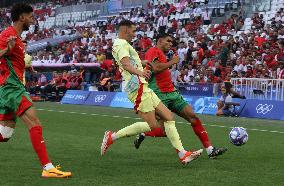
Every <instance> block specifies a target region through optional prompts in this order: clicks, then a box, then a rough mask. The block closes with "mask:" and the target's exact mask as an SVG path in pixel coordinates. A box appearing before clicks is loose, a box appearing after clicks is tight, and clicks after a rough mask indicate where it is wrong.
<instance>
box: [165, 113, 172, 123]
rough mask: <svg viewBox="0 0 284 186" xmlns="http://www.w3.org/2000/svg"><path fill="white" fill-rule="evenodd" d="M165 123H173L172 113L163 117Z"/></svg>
mask: <svg viewBox="0 0 284 186" xmlns="http://www.w3.org/2000/svg"><path fill="white" fill-rule="evenodd" d="M165 121H174V115H173V113H169V114H167V116H166V117H165Z"/></svg>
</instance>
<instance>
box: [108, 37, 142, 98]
mask: <svg viewBox="0 0 284 186" xmlns="http://www.w3.org/2000/svg"><path fill="white" fill-rule="evenodd" d="M112 55H113V57H114V59H115V61H116V62H117V64H118V66H119V69H120V72H121V75H122V77H123V80H124V81H125V84H126V87H125V90H124V91H125V92H129V93H130V92H133V91H135V90H137V89H138V86H139V79H140V82H141V83H143V84H147V82H146V80H145V79H144V78H143V77H139V79H138V76H137V75H132V74H130V73H129V72H128V71H126V70H124V69H123V68H122V64H121V62H120V61H121V59H122V58H124V57H129V58H130V62H131V65H133V66H134V67H135V68H136V69H138V70H140V71H143V67H142V63H141V60H140V58H139V55H138V53H137V52H136V51H135V49H134V48H133V47H132V46H131V45H130V44H129V43H128V42H127V41H126V40H124V39H116V40H115V41H114V43H113V47H112Z"/></svg>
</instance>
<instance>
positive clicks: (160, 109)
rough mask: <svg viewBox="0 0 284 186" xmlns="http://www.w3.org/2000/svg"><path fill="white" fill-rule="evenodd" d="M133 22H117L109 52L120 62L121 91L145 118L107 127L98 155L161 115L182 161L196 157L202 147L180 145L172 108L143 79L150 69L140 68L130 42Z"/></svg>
mask: <svg viewBox="0 0 284 186" xmlns="http://www.w3.org/2000/svg"><path fill="white" fill-rule="evenodd" d="M135 32H136V26H135V24H134V23H133V22H131V21H129V20H124V21H121V23H120V24H119V34H118V38H117V39H116V40H115V41H114V43H113V48H112V55H113V57H114V59H115V61H116V62H117V64H118V65H119V69H120V71H121V73H122V77H123V81H125V84H126V86H125V88H124V91H125V92H126V93H127V95H128V98H129V100H130V101H131V102H132V103H133V104H134V110H135V111H136V113H137V114H138V115H139V116H140V117H141V118H142V119H143V120H144V121H145V122H136V123H134V124H132V125H130V126H128V127H125V128H123V129H121V130H119V131H117V132H112V131H106V132H105V135H104V137H103V142H102V145H101V155H104V154H105V153H106V151H107V149H108V148H109V147H110V146H111V145H112V144H113V143H114V142H115V141H116V140H118V139H120V138H123V137H127V136H133V135H137V134H139V133H141V132H149V131H151V130H155V129H156V128H158V127H160V126H158V125H157V120H156V115H158V116H159V117H160V118H162V119H163V120H164V121H165V122H164V128H165V132H166V134H167V137H168V139H169V140H170V142H171V144H172V146H173V147H174V148H175V149H176V151H177V153H178V156H179V159H180V161H181V163H182V164H187V163H189V162H190V161H192V160H194V159H196V158H198V157H199V156H200V155H201V153H202V151H203V149H200V150H197V151H194V152H191V151H186V150H185V149H184V148H183V145H182V143H181V140H180V137H179V134H178V132H177V129H176V127H175V121H174V119H173V114H172V113H171V111H170V110H169V109H168V108H167V107H166V106H165V105H164V104H163V103H162V102H161V101H160V99H159V98H158V97H157V96H156V94H155V93H154V92H153V91H152V90H151V89H150V88H149V87H148V83H147V81H146V79H149V78H150V76H151V75H150V70H147V69H143V67H142V63H141V60H140V58H139V55H138V53H137V52H136V51H135V49H134V48H133V47H132V46H131V45H130V44H129V43H130V42H131V41H132V40H133V39H134V37H135Z"/></svg>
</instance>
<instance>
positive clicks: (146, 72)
mask: <svg viewBox="0 0 284 186" xmlns="http://www.w3.org/2000/svg"><path fill="white" fill-rule="evenodd" d="M141 76H142V77H144V78H145V79H147V80H148V79H150V78H151V71H150V70H147V69H144V70H143V72H142V75H141Z"/></svg>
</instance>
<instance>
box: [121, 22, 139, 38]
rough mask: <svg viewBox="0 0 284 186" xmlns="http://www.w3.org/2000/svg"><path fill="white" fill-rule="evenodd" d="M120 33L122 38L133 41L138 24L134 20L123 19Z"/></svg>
mask: <svg viewBox="0 0 284 186" xmlns="http://www.w3.org/2000/svg"><path fill="white" fill-rule="evenodd" d="M118 27H119V34H120V37H122V38H121V39H125V40H127V41H128V42H131V41H132V40H133V39H134V38H135V36H136V25H135V23H133V22H132V21H129V20H123V21H121V22H120V23H119V26H118Z"/></svg>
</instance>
